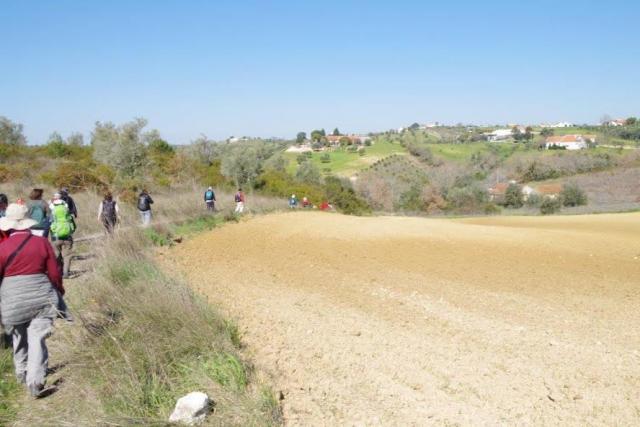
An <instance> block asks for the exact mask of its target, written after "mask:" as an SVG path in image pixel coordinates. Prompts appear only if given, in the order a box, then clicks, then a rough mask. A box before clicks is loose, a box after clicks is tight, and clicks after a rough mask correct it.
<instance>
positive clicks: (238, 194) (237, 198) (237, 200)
mask: <svg viewBox="0 0 640 427" xmlns="http://www.w3.org/2000/svg"><path fill="white" fill-rule="evenodd" d="M241 201H242V197H241V196H240V193H236V203H239V202H241Z"/></svg>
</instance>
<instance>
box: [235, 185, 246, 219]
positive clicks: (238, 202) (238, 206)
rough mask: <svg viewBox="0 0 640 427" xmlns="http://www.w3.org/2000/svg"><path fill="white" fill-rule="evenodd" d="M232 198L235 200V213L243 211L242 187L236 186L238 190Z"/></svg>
mask: <svg viewBox="0 0 640 427" xmlns="http://www.w3.org/2000/svg"><path fill="white" fill-rule="evenodd" d="M234 200H235V201H236V210H235V213H240V214H241V213H242V212H244V193H243V192H242V188H238V192H237V193H236V195H235V197H234Z"/></svg>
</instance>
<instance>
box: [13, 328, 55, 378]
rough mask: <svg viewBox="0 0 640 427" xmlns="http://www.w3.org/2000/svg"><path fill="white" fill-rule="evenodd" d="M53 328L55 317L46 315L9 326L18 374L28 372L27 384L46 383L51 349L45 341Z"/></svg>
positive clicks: (19, 375)
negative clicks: (50, 317) (45, 316)
mask: <svg viewBox="0 0 640 427" xmlns="http://www.w3.org/2000/svg"><path fill="white" fill-rule="evenodd" d="M52 328H53V319H49V318H44V317H39V318H35V319H33V320H32V321H31V322H29V323H23V324H22V325H18V326H12V327H10V328H9V329H10V331H11V336H12V337H13V365H14V366H15V369H16V376H17V377H18V378H20V377H22V376H23V375H24V374H25V373H26V381H27V385H32V384H42V385H44V379H45V376H46V375H47V366H48V365H49V351H48V350H47V344H46V342H45V341H46V339H47V338H49V336H51V331H52Z"/></svg>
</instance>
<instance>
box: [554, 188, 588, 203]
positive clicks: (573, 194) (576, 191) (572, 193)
mask: <svg viewBox="0 0 640 427" xmlns="http://www.w3.org/2000/svg"><path fill="white" fill-rule="evenodd" d="M560 200H562V205H563V206H583V205H586V204H587V195H586V193H585V192H584V191H583V190H582V189H581V188H580V187H578V185H577V184H574V183H568V184H564V185H563V186H562V191H561V192H560Z"/></svg>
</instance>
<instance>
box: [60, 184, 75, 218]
mask: <svg viewBox="0 0 640 427" xmlns="http://www.w3.org/2000/svg"><path fill="white" fill-rule="evenodd" d="M60 196H61V198H62V200H64V202H65V203H66V204H67V206H68V207H69V213H70V214H71V215H73V218H78V208H77V207H76V202H75V201H74V200H73V197H71V196H70V195H69V189H68V188H67V187H64V188H62V189H61V190H60Z"/></svg>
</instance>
